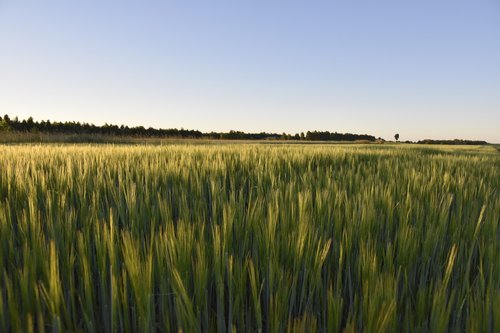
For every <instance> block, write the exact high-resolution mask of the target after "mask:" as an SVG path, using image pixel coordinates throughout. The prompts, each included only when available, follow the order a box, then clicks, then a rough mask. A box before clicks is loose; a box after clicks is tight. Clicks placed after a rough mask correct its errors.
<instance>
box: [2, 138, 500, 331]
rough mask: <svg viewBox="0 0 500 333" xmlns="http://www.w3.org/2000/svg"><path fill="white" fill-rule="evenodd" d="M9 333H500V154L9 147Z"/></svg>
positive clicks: (5, 313)
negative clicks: (451, 332)
mask: <svg viewBox="0 0 500 333" xmlns="http://www.w3.org/2000/svg"><path fill="white" fill-rule="evenodd" d="M0 263H1V265H0V269H1V270H2V271H0V331H2V332H8V331H23V332H30V331H36V332H42V331H98V332H112V331H125V332H132V331H143V332H150V331H170V332H177V331H183V332H210V331H214V332H215V331H219V332H229V331H232V332H245V331H247V332H254V331H259V330H261V331H269V332H288V331H290V332H301V331H308V332H314V331H323V332H339V331H347V332H355V331H366V332H396V331H433V332H446V331H491V332H493V331H496V332H500V154H499V153H498V152H497V151H496V150H495V149H494V148H492V147H472V146H468V147H462V146H460V147H451V146H442V147H428V146H419V145H321V144H318V145H303V144H295V145H266V144H233V143H231V144H199V145H196V144H186V143H182V142H180V143H177V144H174V143H173V144H167V145H156V146H155V145H63V144H62V145H50V144H47V145H2V146H0Z"/></svg>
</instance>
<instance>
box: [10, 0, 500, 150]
mask: <svg viewBox="0 0 500 333" xmlns="http://www.w3.org/2000/svg"><path fill="white" fill-rule="evenodd" d="M4 113H8V114H10V115H17V116H19V117H20V118H25V117H28V116H33V117H34V118H35V119H38V120H41V119H51V120H78V121H85V122H92V123H95V124H103V123H105V122H108V123H114V124H127V125H144V126H153V127H164V128H171V127H177V128H180V127H184V128H189V129H200V130H203V131H211V130H217V131H220V130H223V131H226V130H230V129H236V130H244V131H272V132H283V131H286V132H291V133H295V132H300V131H307V130H314V129H318V130H329V131H339V132H354V133H369V134H373V135H376V136H382V137H384V138H387V139H390V138H392V137H393V135H394V133H396V132H399V133H400V135H401V139H402V140H407V139H410V140H416V139H424V138H443V139H453V138H463V139H484V140H488V141H491V142H500V1H498V0H470V1H461V0H441V1H439V0H432V1H430V0H419V1H385V0H378V1H368V0H366V1H347V0H345V1H313V0H312V1H272V0H267V1H261V0H257V1H256V0H252V1H243V0H242V1H217V0H214V1H203V2H200V1H188V0H186V1H149V0H143V1H126V0H119V1H115V0H107V1H97V0H85V1H68V0H64V1H62V0H61V1H50V0H47V1H40V0H36V1H24V0H0V114H2V115H3V114H4Z"/></svg>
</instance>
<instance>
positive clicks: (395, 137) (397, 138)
mask: <svg viewBox="0 0 500 333" xmlns="http://www.w3.org/2000/svg"><path fill="white" fill-rule="evenodd" d="M394 139H396V141H398V140H399V133H396V134H395V135H394Z"/></svg>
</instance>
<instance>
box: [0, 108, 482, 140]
mask: <svg viewBox="0 0 500 333" xmlns="http://www.w3.org/2000/svg"><path fill="white" fill-rule="evenodd" d="M1 132H4V133H6V132H9V133H12V134H20V135H24V136H25V137H26V138H25V139H28V141H29V140H30V139H29V138H35V137H38V136H40V135H49V136H52V137H50V138H47V140H48V141H50V140H53V139H54V137H53V136H60V137H61V138H66V139H67V140H69V141H75V142H93V141H96V142H98V141H114V140H113V138H117V139H120V140H122V139H168V138H180V139H210V140H294V141H346V142H354V141H358V142H384V141H385V140H384V139H382V138H380V137H379V138H375V136H373V135H369V134H352V133H337V132H329V131H307V132H302V133H296V134H293V135H292V134H288V133H281V134H278V133H267V132H260V133H245V132H242V131H233V130H232V131H229V132H209V133H203V132H201V131H198V130H186V129H176V128H170V129H162V128H159V129H158V128H152V127H149V128H145V127H144V126H135V127H129V126H125V125H121V126H118V125H109V124H104V125H102V126H97V125H94V124H89V123H81V122H75V121H66V122H58V121H54V122H51V121H50V120H42V121H35V120H33V118H32V117H29V118H28V119H23V120H19V119H18V117H13V118H11V117H9V115H4V116H0V133H1ZM4 136H5V135H4ZM398 138H399V136H398ZM66 139H62V140H63V141H64V140H66ZM55 140H56V141H58V140H59V139H55ZM396 141H397V140H396ZM404 143H418V144H443V145H485V144H488V142H486V141H482V140H461V139H455V140H431V139H426V140H420V141H417V142H412V141H404Z"/></svg>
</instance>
